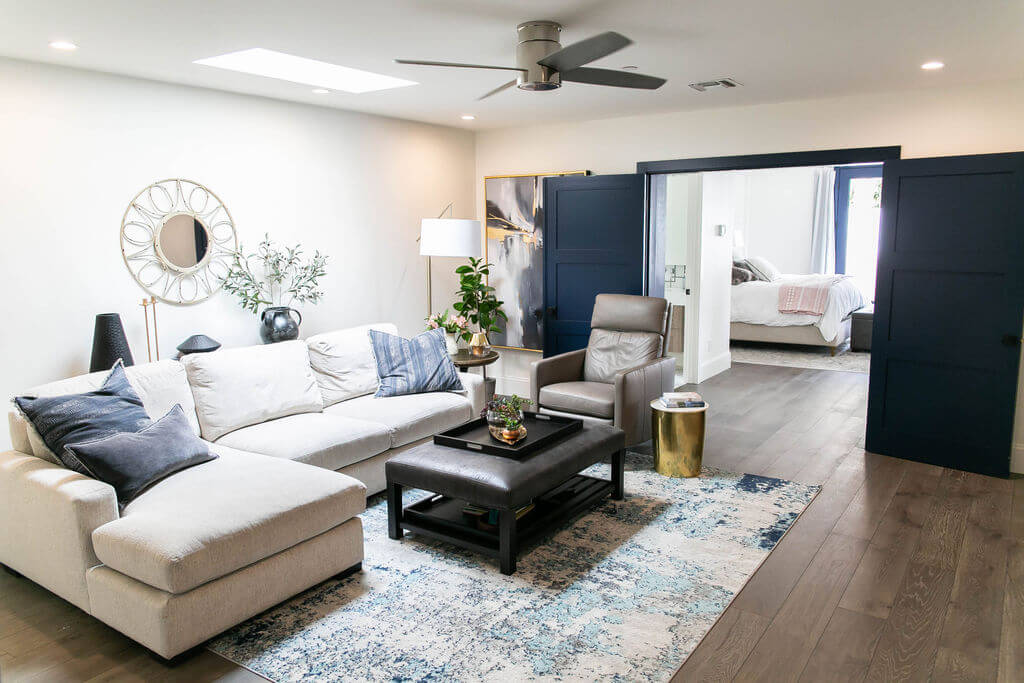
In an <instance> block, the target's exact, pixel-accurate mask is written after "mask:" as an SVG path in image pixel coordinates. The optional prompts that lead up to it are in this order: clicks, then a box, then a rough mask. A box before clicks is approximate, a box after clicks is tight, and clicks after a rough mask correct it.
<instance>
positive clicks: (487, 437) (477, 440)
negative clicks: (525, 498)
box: [434, 410, 583, 458]
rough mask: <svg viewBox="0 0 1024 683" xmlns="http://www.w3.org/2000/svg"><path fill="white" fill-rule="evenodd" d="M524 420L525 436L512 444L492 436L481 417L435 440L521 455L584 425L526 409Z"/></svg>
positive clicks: (532, 451)
mask: <svg viewBox="0 0 1024 683" xmlns="http://www.w3.org/2000/svg"><path fill="white" fill-rule="evenodd" d="M523 424H524V425H525V426H526V437H525V438H523V439H522V440H521V441H519V442H518V443H516V444H515V445H512V446H510V445H509V444H507V443H505V442H504V441H499V440H498V439H495V438H494V437H493V436H491V433H490V432H489V431H488V430H487V420H486V419H484V418H482V417H481V418H478V419H476V420H471V421H469V422H467V423H466V424H462V425H459V426H458V427H453V428H452V429H449V430H448V431H446V432H441V433H440V434H435V435H434V443H435V444H437V445H438V446H448V447H450V448H462V449H464V450H467V451H476V452H478V453H488V454H490V455H500V456H503V457H506V458H522V457H524V456H526V455H529V454H530V453H534V452H536V451H538V450H540V449H541V448H544V447H546V446H549V445H551V444H553V443H555V442H556V441H559V440H561V439H564V438H565V437H567V436H569V435H570V434H574V433H575V432H578V431H580V430H581V429H583V420H578V419H576V418H573V417H561V416H559V415H545V414H541V413H533V412H530V411H525V410H524V411H523Z"/></svg>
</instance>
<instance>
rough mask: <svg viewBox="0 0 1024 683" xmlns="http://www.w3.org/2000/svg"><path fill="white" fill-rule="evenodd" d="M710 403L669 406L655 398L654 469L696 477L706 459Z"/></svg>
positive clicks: (653, 426) (670, 473)
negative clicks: (705, 443)
mask: <svg viewBox="0 0 1024 683" xmlns="http://www.w3.org/2000/svg"><path fill="white" fill-rule="evenodd" d="M707 410H708V405H707V404H706V403H705V404H704V405H703V406H701V407H700V408H666V407H665V406H663V405H662V403H661V399H654V400H653V401H651V445H652V446H653V448H654V471H655V472H657V473H658V474H663V475H665V476H667V477H696V476H698V475H699V474H700V466H701V461H702V460H703V458H704V422H705V417H706V415H707Z"/></svg>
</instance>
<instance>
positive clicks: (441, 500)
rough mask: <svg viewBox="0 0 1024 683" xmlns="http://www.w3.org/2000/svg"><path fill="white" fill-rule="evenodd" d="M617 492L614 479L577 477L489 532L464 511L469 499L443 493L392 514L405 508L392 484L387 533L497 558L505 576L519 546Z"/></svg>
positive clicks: (503, 514) (502, 517)
mask: <svg viewBox="0 0 1024 683" xmlns="http://www.w3.org/2000/svg"><path fill="white" fill-rule="evenodd" d="M392 488H397V489H398V490H397V491H393V490H392ZM615 489H616V487H615V484H614V482H613V481H609V480H607V479H598V478H595V477H590V476H587V475H585V474H577V475H575V476H573V477H572V478H570V479H568V480H567V481H565V482H563V483H562V484H560V485H559V486H556V487H555V488H553V489H551V490H550V491H548V492H547V493H545V494H543V495H542V496H540V497H539V498H537V499H535V500H534V501H533V502H534V509H533V510H531V511H530V512H529V513H527V514H526V515H524V516H523V518H522V519H520V520H516V518H515V511H513V510H500V511H499V512H498V517H499V521H498V525H497V528H495V529H493V530H487V529H480V528H478V527H477V525H476V518H474V517H471V516H469V515H466V514H464V513H463V511H462V508H463V507H464V506H465V505H466V501H463V500H459V499H456V498H450V497H448V496H444V495H438V494H434V495H430V496H427V497H426V498H423V499H422V500H419V501H417V502H415V503H412V504H411V505H408V506H406V507H405V508H403V509H402V512H401V516H400V517H399V516H398V515H396V514H393V512H392V511H394V510H397V509H398V508H399V505H400V504H393V501H394V500H395V498H397V500H398V501H400V500H401V487H400V486H397V485H392V486H391V487H389V491H388V518H389V519H388V522H389V524H388V532H389V535H390V536H391V538H401V537H402V532H403V531H410V532H412V533H415V534H422V535H424V536H428V537H430V538H434V539H437V540H441V541H445V542H447V543H451V544H453V545H457V546H460V547H463V548H468V549H469V550H472V551H474V552H478V553H481V554H484V555H487V556H489V557H495V558H498V560H499V562H500V564H501V572H502V573H503V574H512V573H513V572H515V567H516V555H517V552H518V548H519V547H522V546H524V545H527V544H529V543H530V542H532V541H534V540H536V539H537V538H538V537H540V536H543V535H545V534H548V533H550V532H552V531H553V530H555V529H556V528H557V527H558V526H559V525H561V524H563V523H564V522H566V521H567V520H569V519H571V518H573V517H575V516H576V515H578V514H580V513H581V512H583V511H585V510H588V509H589V508H591V507H593V506H595V505H597V504H598V503H599V502H601V501H602V500H604V498H605V497H606V496H611V497H613V498H616V497H618V498H621V490H620V491H616V490H615ZM616 494H618V495H616Z"/></svg>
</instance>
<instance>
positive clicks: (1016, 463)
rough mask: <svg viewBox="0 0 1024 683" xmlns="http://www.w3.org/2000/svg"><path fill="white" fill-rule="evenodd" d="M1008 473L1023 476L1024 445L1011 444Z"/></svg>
mask: <svg viewBox="0 0 1024 683" xmlns="http://www.w3.org/2000/svg"><path fill="white" fill-rule="evenodd" d="M1010 471H1011V472H1013V473H1015V474H1024V443H1015V444H1013V450H1012V451H1011V452H1010Z"/></svg>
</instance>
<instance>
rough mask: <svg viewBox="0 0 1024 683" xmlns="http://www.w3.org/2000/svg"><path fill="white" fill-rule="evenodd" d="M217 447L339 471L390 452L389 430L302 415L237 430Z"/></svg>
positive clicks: (323, 415)
mask: <svg viewBox="0 0 1024 683" xmlns="http://www.w3.org/2000/svg"><path fill="white" fill-rule="evenodd" d="M217 443H218V444H223V445H225V446H229V447H230V448H237V449H239V450H243V451H250V452H252V453H262V454H263V455H272V456H274V457H275V458H286V459H288V460H296V461H298V462H301V463H305V464H307V465H316V466H317V467H326V468H327V469H329V470H337V469H341V468H342V467H345V466H347V465H351V464H352V463H356V462H359V461H360V460H365V459H367V458H369V457H372V456H374V455H377V454H378V453H383V452H384V451H386V450H388V449H389V448H391V434H390V432H388V429H387V427H385V426H384V425H381V424H377V423H375V422H365V421H363V420H353V419H352V418H348V417H342V416H341V415H329V414H327V413H303V414H302V415H289V416H288V417H282V418H278V419H276V420H270V421H268V422H262V423H260V424H258V425H252V426H250V427H242V428H241V429H236V430H235V431H233V432H231V433H230V434H225V435H224V436H222V437H221V438H220V439H218V440H217Z"/></svg>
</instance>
